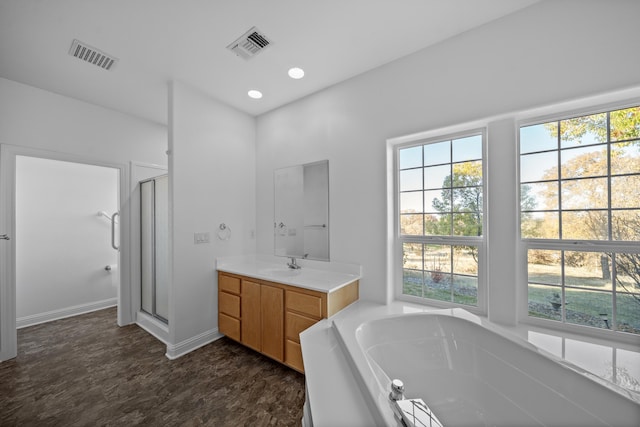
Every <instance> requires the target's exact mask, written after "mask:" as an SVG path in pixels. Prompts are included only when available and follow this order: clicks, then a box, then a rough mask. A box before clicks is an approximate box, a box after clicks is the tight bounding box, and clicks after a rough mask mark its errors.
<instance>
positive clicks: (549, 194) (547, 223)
mask: <svg viewBox="0 0 640 427" xmlns="http://www.w3.org/2000/svg"><path fill="white" fill-rule="evenodd" d="M639 111H640V107H632V108H627V109H622V110H616V111H612V112H610V113H598V114H592V115H588V116H581V117H574V118H571V119H566V120H561V121H552V122H548V123H542V124H540V125H533V126H523V127H521V128H520V138H521V141H520V148H521V153H520V210H521V237H522V238H524V239H558V240H560V241H562V240H588V241H611V242H613V241H638V240H640V231H639V230H638V227H637V225H638V224H640V217H639V216H638V211H640V191H635V192H634V191H631V190H630V189H632V188H638V185H639V184H640V139H639V138H640V113H639ZM553 138H557V139H558V144H557V145H556V147H555V149H554V148H553V143H552V140H553ZM621 140H624V142H619V141H621ZM556 209H558V210H559V213H560V215H547V214H546V212H553V211H555V210H556ZM556 220H557V221H558V222H557V223H556V222H555V221H556ZM556 228H557V229H558V230H559V234H557V235H556V234H555V233H554V232H553V230H555V229H556Z"/></svg>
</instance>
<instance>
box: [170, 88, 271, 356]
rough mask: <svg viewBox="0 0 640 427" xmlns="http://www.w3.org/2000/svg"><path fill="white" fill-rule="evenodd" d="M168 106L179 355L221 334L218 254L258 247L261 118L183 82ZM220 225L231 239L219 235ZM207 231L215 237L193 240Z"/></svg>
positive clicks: (173, 317)
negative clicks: (257, 147) (257, 141)
mask: <svg viewBox="0 0 640 427" xmlns="http://www.w3.org/2000/svg"><path fill="white" fill-rule="evenodd" d="M169 111H170V113H169V148H170V153H171V154H170V156H169V180H170V181H169V197H170V201H169V205H170V213H169V223H170V225H169V235H170V236H171V239H172V243H171V244H170V245H171V246H172V250H171V255H170V257H171V258H172V261H173V262H172V266H173V271H172V272H171V276H172V278H171V283H172V284H173V285H172V287H171V290H170V294H169V304H170V306H169V340H170V345H169V346H168V351H167V354H168V355H169V357H176V356H178V355H180V354H181V353H183V352H184V351H188V350H189V349H191V348H192V347H193V339H195V340H196V341H198V339H199V340H200V343H206V341H207V340H209V339H210V338H211V337H213V336H214V335H215V333H216V332H217V325H218V316H217V314H218V313H217V305H218V304H217V302H218V297H217V289H218V288H217V277H216V275H215V264H214V262H215V258H216V257H219V256H227V255H240V254H246V253H254V252H255V237H254V236H253V233H254V230H255V215H256V206H255V182H256V181H255V167H256V157H255V119H254V118H252V117H251V116H249V115H247V114H245V113H241V112H239V111H237V110H234V109H233V108H231V107H228V106H226V105H224V104H222V103H220V102H218V101H216V100H214V99H212V98H209V97H207V96H205V95H203V94H201V93H199V92H197V91H195V90H193V89H191V88H190V87H188V86H186V85H185V84H182V83H180V82H173V83H172V84H171V85H170V87H169ZM269 182H271V183H273V180H272V179H271V178H270V180H269ZM221 223H224V224H226V225H227V226H229V227H230V228H231V238H230V239H229V240H219V239H218V238H217V231H218V230H219V228H218V227H219V225H220V224H221ZM202 232H208V233H210V242H209V243H205V244H197V245H196V244H194V233H202ZM187 341H190V342H187ZM196 345H197V343H196Z"/></svg>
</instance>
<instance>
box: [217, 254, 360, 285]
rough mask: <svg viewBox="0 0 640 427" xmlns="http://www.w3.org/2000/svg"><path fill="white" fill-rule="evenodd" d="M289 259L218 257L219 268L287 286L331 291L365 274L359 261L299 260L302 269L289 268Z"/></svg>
mask: <svg viewBox="0 0 640 427" xmlns="http://www.w3.org/2000/svg"><path fill="white" fill-rule="evenodd" d="M288 261H289V259H288V258H283V257H275V256H269V255H243V256H234V257H221V258H217V259H216V266H215V268H216V270H218V271H223V272H226V273H232V274H238V275H241V276H247V277H252V278H254V279H262V280H268V281H271V282H277V283H283V284H285V285H291V286H296V287H299V288H304V289H310V290H313V291H318V292H323V293H331V292H334V291H336V290H338V289H340V288H342V287H343V286H346V285H348V284H349V283H351V282H353V281H355V280H359V279H360V278H361V277H362V272H361V267H360V266H359V265H356V264H343V263H335V262H322V261H312V260H305V259H299V260H297V261H298V265H300V267H301V268H300V269H298V270H293V269H290V268H288V267H287V262H288Z"/></svg>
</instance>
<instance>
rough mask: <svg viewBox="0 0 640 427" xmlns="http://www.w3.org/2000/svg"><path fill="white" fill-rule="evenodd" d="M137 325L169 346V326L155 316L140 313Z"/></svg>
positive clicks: (137, 314)
mask: <svg viewBox="0 0 640 427" xmlns="http://www.w3.org/2000/svg"><path fill="white" fill-rule="evenodd" d="M136 325H138V326H139V327H141V328H142V329H144V330H145V331H147V332H148V333H149V334H151V335H152V336H154V337H155V338H156V339H157V340H158V341H160V342H161V343H163V344H164V345H168V344H169V328H168V326H167V325H165V324H164V323H162V322H161V321H159V320H158V319H156V318H154V317H153V316H149V315H148V314H147V313H143V312H141V311H139V312H138V313H136Z"/></svg>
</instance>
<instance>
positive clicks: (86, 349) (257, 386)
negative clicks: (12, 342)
mask: <svg viewBox="0 0 640 427" xmlns="http://www.w3.org/2000/svg"><path fill="white" fill-rule="evenodd" d="M115 319H116V311H115V308H114V309H107V310H101V311H98V312H94V313H89V314H85V315H81V316H76V317H73V318H69V319H62V320H57V321H55V322H50V323H47V324H43V325H37V326H32V327H29V328H24V329H20V330H19V331H18V357H17V358H16V359H14V360H11V361H6V362H2V363H0V426H3V427H7V426H131V425H145V426H146V425H148V426H199V425H208V426H209V425H210V426H242V425H245V426H291V425H300V422H301V421H300V420H301V418H302V406H303V404H304V376H303V375H301V374H299V373H297V372H295V371H293V370H291V369H289V368H286V367H285V366H283V365H280V364H278V363H276V362H274V361H272V360H270V359H268V358H266V357H264V356H261V355H259V354H258V353H256V352H254V351H252V350H249V349H246V348H244V347H243V346H241V345H239V344H236V343H234V342H233V341H231V340H229V339H227V338H222V339H220V340H217V341H215V342H213V343H211V344H209V345H207V346H205V347H203V348H201V349H198V350H196V351H194V352H191V353H189V354H187V355H185V356H183V357H181V358H179V359H177V360H173V361H171V360H168V359H167V358H166V357H165V356H164V353H165V350H166V347H165V346H164V345H163V344H162V343H160V342H159V341H157V340H156V339H155V338H153V337H152V336H151V335H149V334H147V333H146V332H145V331H143V330H142V329H140V328H139V327H137V326H135V325H131V326H126V327H122V328H120V327H118V326H117V325H116V322H115Z"/></svg>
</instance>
